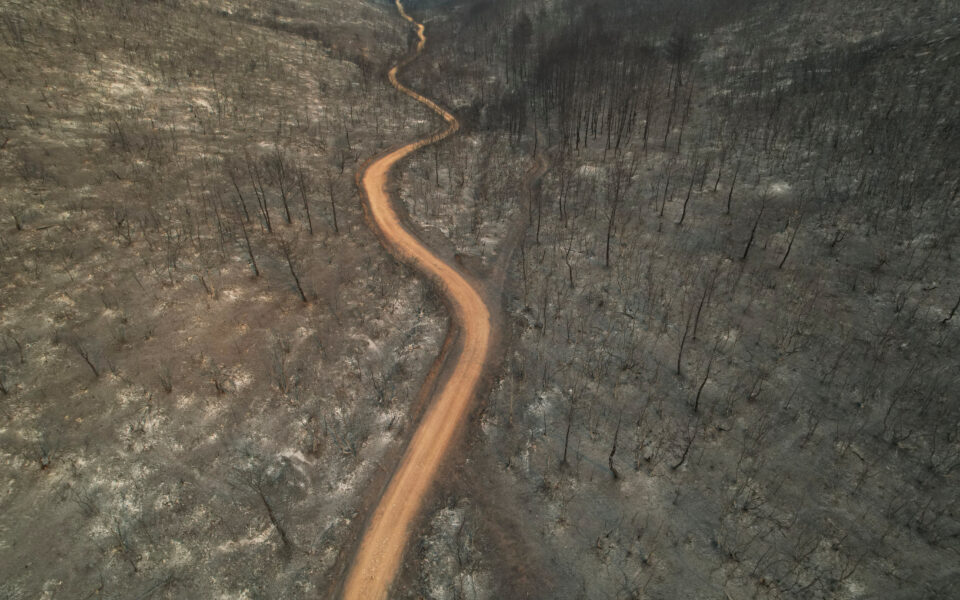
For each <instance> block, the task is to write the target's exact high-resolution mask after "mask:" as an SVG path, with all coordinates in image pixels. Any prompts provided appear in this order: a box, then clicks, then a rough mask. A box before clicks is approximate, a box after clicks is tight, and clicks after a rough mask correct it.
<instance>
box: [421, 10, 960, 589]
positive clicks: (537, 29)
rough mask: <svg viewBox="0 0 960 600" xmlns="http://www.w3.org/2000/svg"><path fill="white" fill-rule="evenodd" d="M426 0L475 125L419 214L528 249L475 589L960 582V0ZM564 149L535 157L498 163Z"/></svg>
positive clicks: (493, 438) (474, 565) (499, 407)
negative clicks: (509, 505)
mask: <svg viewBox="0 0 960 600" xmlns="http://www.w3.org/2000/svg"><path fill="white" fill-rule="evenodd" d="M423 10H424V11H426V10H430V11H431V12H429V13H428V14H430V15H431V16H432V15H438V18H440V19H441V22H433V23H431V31H432V32H433V36H432V37H431V42H430V46H429V48H430V50H428V51H431V50H432V52H433V53H432V54H429V55H428V56H430V57H431V58H432V64H431V61H430V60H429V59H428V60H425V61H423V62H422V63H421V64H420V66H419V67H417V66H415V67H413V69H414V70H415V71H416V73H414V74H411V79H413V80H416V79H419V81H418V82H417V84H416V85H419V87H420V88H421V89H425V90H429V92H428V93H432V94H434V95H436V96H438V97H440V98H441V99H442V100H443V101H444V102H446V103H447V104H448V105H452V106H456V107H458V111H459V114H460V115H461V116H462V117H463V120H464V121H465V123H466V124H467V130H466V131H465V138H464V140H465V141H461V142H458V141H457V140H451V141H450V142H446V143H445V145H446V147H445V149H444V150H443V151H442V152H446V153H448V155H449V156H450V157H451V158H450V161H449V164H448V166H447V171H446V173H447V174H448V175H449V177H447V178H444V177H442V176H441V175H440V174H442V173H444V167H442V166H441V167H436V166H435V165H434V161H433V158H432V157H430V158H428V157H422V158H421V159H420V160H419V162H417V161H415V162H414V164H413V165H412V167H411V169H410V175H408V177H412V178H415V179H414V180H412V181H410V182H408V184H409V187H411V188H412V190H413V191H412V192H411V193H410V196H411V206H412V207H413V211H414V214H415V217H416V218H417V219H418V221H419V222H420V223H421V224H422V225H423V226H425V227H428V228H429V227H437V228H444V230H445V231H448V232H449V233H450V234H451V235H452V237H453V243H454V244H455V246H456V247H457V249H458V251H460V252H462V253H464V254H470V253H472V254H476V255H480V256H483V257H485V258H484V262H482V263H481V264H480V266H479V267H477V268H478V269H480V270H484V269H489V268H493V264H494V263H493V261H487V258H489V256H491V255H496V254H498V253H499V255H500V256H503V255H504V254H506V255H512V256H513V261H512V262H511V263H510V264H511V267H510V269H511V270H510V276H509V277H508V279H507V284H506V288H505V292H504V293H505V297H504V301H505V304H506V310H507V311H508V313H509V318H510V322H511V323H512V326H511V331H510V333H509V334H507V336H506V337H507V339H508V342H507V343H508V344H510V345H511V351H510V352H509V355H508V356H509V358H508V359H507V361H506V365H505V369H504V371H503V373H502V374H501V377H500V378H499V380H498V383H497V385H496V386H495V390H494V392H493V394H492V396H491V398H490V399H489V401H488V403H487V404H486V407H485V408H484V409H483V410H482V412H481V414H480V416H479V422H478V423H477V425H476V426H475V430H474V431H475V435H474V439H473V444H474V445H473V450H472V456H474V457H476V459H477V460H478V461H479V462H480V464H484V463H483V459H484V457H489V458H490V459H491V463H490V464H489V465H488V467H487V468H486V469H485V470H484V468H482V467H477V469H478V470H480V473H470V474H467V473H464V476H465V477H476V478H478V479H480V480H482V481H485V482H488V481H489V482H492V483H487V484H485V485H481V484H477V485H475V486H470V485H460V486H459V487H457V486H454V487H453V488H451V490H450V494H451V497H452V498H453V499H454V500H457V499H458V498H459V499H460V500H459V501H457V503H455V504H448V508H446V509H444V510H447V511H449V510H451V508H450V507H452V506H457V507H461V506H462V502H466V501H468V500H470V501H473V503H472V505H470V507H469V508H467V509H465V513H464V514H465V515H466V517H465V518H467V519H468V521H469V522H470V527H472V528H473V529H472V531H475V532H477V535H480V536H481V537H484V536H485V539H486V542H487V546H486V547H484V545H483V544H481V545H480V546H479V547H480V548H481V549H482V550H481V551H480V556H481V558H480V559H479V561H477V560H476V557H474V560H473V562H471V563H470V565H471V566H470V567H469V569H466V570H461V571H459V572H458V571H456V570H454V571H453V572H452V573H449V572H448V573H447V575H445V577H447V579H446V581H447V582H448V583H447V588H446V589H447V591H448V593H449V594H451V595H450V596H449V597H459V596H458V594H460V592H459V591H458V590H460V589H462V588H463V582H464V580H465V579H464V578H465V577H466V578H468V579H470V580H471V581H473V580H474V579H476V578H477V577H478V576H481V575H484V574H485V576H486V577H488V580H491V581H493V582H495V584H496V585H500V586H501V587H499V588H496V587H495V591H493V592H490V593H491V594H492V596H491V597H504V596H505V595H506V596H509V595H511V594H517V595H528V596H530V597H551V598H568V597H569V598H605V597H609V598H632V597H636V598H641V597H642V598H680V597H725V595H726V597H729V598H756V597H769V598H827V597H829V598H847V597H849V598H855V597H884V598H918V597H925V598H947V597H951V596H953V595H956V594H957V593H958V591H960V570H958V569H957V568H956V564H957V555H958V552H960V515H958V512H957V510H958V507H957V503H956V498H957V495H958V477H960V429H958V428H957V424H958V423H960V401H958V395H957V394H958V390H960V371H958V369H957V358H958V356H960V323H958V316H957V311H956V309H955V308H954V307H955V306H956V305H957V304H958V298H960V278H958V277H957V273H958V252H960V244H958V234H960V169H958V166H957V165H958V164H960V132H958V130H957V128H956V126H955V123H957V122H958V121H960V97H958V94H960V81H958V79H957V77H956V75H955V73H956V72H957V70H958V68H960V21H958V19H960V12H958V10H957V8H956V7H955V6H953V5H952V4H950V3H942V2H933V1H926V2H914V3H908V4H901V3H883V2H881V3H872V2H871V3H868V2H843V3H841V2H834V1H829V0H821V1H818V2H813V3H786V2H760V1H755V2H699V1H690V2H681V3H675V2H671V3H661V2H629V3H624V2H612V1H611V2H604V1H599V2H591V3H576V2H560V3H549V4H548V3H542V2H520V1H517V2H508V1H501V2H476V3H464V4H456V5H453V6H451V5H444V7H443V11H439V10H438V11H434V10H433V9H432V8H430V7H427V6H424V8H423ZM440 15H443V16H440ZM453 82H455V83H453ZM472 148H475V149H472ZM463 154H467V156H468V157H467V158H461V156H462V155H463ZM490 155H494V158H491V156H490ZM533 155H538V156H543V157H546V159H547V161H548V163H549V167H548V170H547V173H546V175H544V176H543V177H542V178H541V179H540V180H539V182H538V183H537V184H535V185H532V186H529V187H527V188H523V187H522V186H521V174H520V172H518V171H519V169H516V168H515V169H513V170H511V169H509V168H507V169H504V170H498V165H501V164H513V165H518V164H519V165H522V166H529V165H530V164H532V158H530V157H531V156H533ZM461 162H463V163H467V164H475V165H476V168H471V167H468V168H466V169H462V170H463V171H464V172H466V173H467V176H466V177H465V178H461V177H458V176H457V174H459V173H460V172H461V168H460V166H459V165H460V163H461ZM491 167H492V168H493V170H494V171H495V173H494V174H493V175H492V176H491V174H490V173H488V172H485V170H486V169H488V168H491ZM416 177H418V178H416ZM418 186H419V187H418ZM504 188H506V190H507V192H506V193H504V192H503V189H504ZM429 195H432V196H434V197H438V198H444V199H445V200H444V201H445V202H446V203H447V204H448V205H449V206H448V207H447V208H441V209H438V210H433V209H431V205H430V204H429V203H426V204H418V202H419V200H416V199H417V198H423V197H429ZM441 202H442V201H438V203H441ZM445 218H453V219H457V218H459V219H460V221H459V225H460V226H456V225H457V223H458V222H457V221H455V222H454V223H453V225H454V226H451V223H450V222H448V221H445V220H444V219H445ZM511 222H512V223H516V222H521V223H525V228H526V229H525V231H521V232H520V235H521V241H520V242H519V244H518V245H517V247H516V250H515V251H514V246H513V245H514V244H515V243H516V242H517V240H515V239H512V238H511V236H510V235H509V232H510V231H511V230H510V228H509V224H510V223H511ZM491 236H494V237H496V236H499V237H498V239H497V240H495V241H491V240H490V239H489V238H490V237H491ZM491 246H493V247H495V250H494V251H493V252H491ZM467 468H469V467H465V469H467ZM490 486H493V488H494V490H495V491H493V492H491V491H485V490H482V489H480V488H481V487H487V488H489V487H490ZM504 494H509V495H512V496H513V497H514V498H515V500H514V502H516V506H517V511H518V513H519V514H521V515H525V517H524V518H523V519H521V520H520V522H521V523H523V525H522V526H521V527H518V530H516V531H514V532H513V533H512V535H510V536H508V539H507V540H506V541H504V540H503V539H502V538H503V536H502V534H503V531H502V530H500V529H498V526H497V525H496V523H497V522H498V519H500V518H501V517H500V515H498V514H497V510H498V508H499V507H500V506H502V505H503V504H504V503H505V501H503V500H500V499H498V498H492V497H491V496H502V495H504ZM461 510H464V509H461ZM442 514H444V513H443V512H442V511H441V512H440V513H438V515H442ZM451 543H452V542H451ZM518 544H519V545H520V547H521V548H522V550H517V545H518ZM451 547H453V546H451ZM484 551H486V552H487V554H483V552H484ZM515 561H522V562H523V563H524V565H525V571H526V573H524V574H522V575H521V576H520V577H518V578H517V581H510V580H508V579H509V577H507V576H504V579H503V580H499V579H498V575H499V574H501V573H509V572H510V569H511V568H515V567H516V564H515ZM511 563H512V564H511ZM431 564H432V563H431V562H430V561H429V560H427V561H426V562H424V563H423V564H422V565H421V571H422V572H425V573H427V575H424V576H423V577H422V579H421V581H422V582H423V587H422V588H420V592H419V593H426V592H425V591H423V590H425V589H427V587H428V585H427V584H428V583H429V585H430V586H432V587H431V589H432V588H433V587H436V586H437V585H439V584H438V583H437V581H436V578H437V577H440V575H438V574H437V573H442V572H443V570H442V568H441V567H436V568H435V569H434V571H431V568H432V567H431ZM438 564H441V565H442V563H438ZM478 574H479V575H478ZM431 578H433V579H431ZM491 578H492V579H491ZM523 579H532V580H533V581H535V583H533V584H530V585H527V586H526V587H523V586H519V587H518V585H517V582H518V581H521V580H523ZM472 593H473V592H472V591H471V590H470V589H467V591H465V592H463V593H462V595H463V597H467V598H469V597H473V596H472V595H471V594H472ZM411 594H415V593H414V592H411Z"/></svg>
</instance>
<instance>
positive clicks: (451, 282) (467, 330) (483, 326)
mask: <svg viewBox="0 0 960 600" xmlns="http://www.w3.org/2000/svg"><path fill="white" fill-rule="evenodd" d="M396 3H397V9H398V10H399V11H400V15H401V16H403V18H405V19H407V20H408V21H410V22H411V23H413V24H414V25H416V27H417V35H418V36H419V38H420V41H419V43H418V44H417V54H419V53H420V51H421V50H422V49H423V46H424V43H425V42H426V37H425V36H424V27H423V25H422V24H420V23H417V22H416V21H414V20H413V19H412V18H411V17H410V16H409V15H407V13H406V11H404V9H403V5H402V4H401V3H400V0H397V2H396ZM415 56H416V54H415V55H413V56H411V57H410V58H408V59H406V60H405V61H403V62H401V63H400V64H399V65H397V66H395V67H393V68H392V69H391V70H390V73H389V78H390V82H391V83H392V84H393V85H394V86H395V87H396V88H397V89H398V90H400V91H401V92H403V93H405V94H407V95H408V96H410V97H412V98H414V99H415V100H417V101H418V102H421V103H423V104H425V105H427V106H428V107H430V108H431V109H432V110H434V111H435V112H436V113H437V114H439V115H440V116H442V117H443V118H444V120H445V121H446V122H447V127H446V128H444V129H443V131H441V132H440V133H437V134H435V135H433V136H430V137H428V138H425V139H422V140H419V141H416V142H412V143H410V144H407V145H406V146H403V147H401V148H398V149H396V150H393V151H391V152H389V153H387V154H385V155H383V156H381V157H379V158H377V159H376V160H374V161H373V162H371V163H370V164H369V166H368V167H367V168H366V170H365V171H364V172H363V175H362V177H361V186H362V188H363V191H364V193H365V194H366V197H367V202H368V207H367V208H368V211H369V216H370V219H371V221H372V222H373V224H374V225H375V226H376V228H377V229H378V232H379V234H380V236H381V239H382V240H383V242H384V244H385V245H387V247H388V248H389V249H390V250H391V251H392V252H393V253H394V254H395V255H397V256H398V257H400V258H401V259H402V260H403V261H404V262H407V263H409V264H411V265H413V266H415V267H416V268H417V269H419V270H420V271H421V272H423V273H424V274H426V275H427V276H429V277H431V278H432V279H434V280H435V281H436V282H438V283H439V284H440V285H441V286H442V288H443V292H444V294H445V296H446V297H447V302H448V305H449V306H450V308H451V309H452V311H453V315H452V316H453V319H454V321H455V326H457V327H459V329H460V338H459V341H460V343H461V350H460V354H459V356H456V357H453V358H455V359H456V361H457V362H456V366H455V367H454V369H453V371H452V373H451V374H450V376H449V378H448V379H447V381H446V382H445V383H444V384H443V386H442V387H441V388H440V389H439V391H438V393H437V394H436V396H435V397H434V398H433V400H432V402H431V404H430V406H429V408H427V410H426V412H425V413H424V416H423V419H422V420H421V422H420V425H419V427H418V428H417V430H416V431H415V432H414V434H413V437H412V438H411V440H410V445H409V446H408V447H407V450H406V452H405V453H404V455H403V457H402V458H401V459H400V464H399V466H398V467H397V471H396V472H395V473H394V475H393V478H392V479H391V480H390V483H389V484H388V485H387V489H386V491H385V492H384V494H383V497H382V498H381V499H380V504H379V505H378V506H377V508H376V510H375V511H374V513H373V515H372V516H371V517H370V520H369V522H368V523H367V529H366V531H365V532H364V536H363V539H362V541H361V544H360V547H359V549H358V551H357V554H356V556H355V557H354V560H353V563H352V564H351V565H350V568H349V571H348V573H347V579H346V583H345V584H344V588H343V598H345V599H347V600H375V599H379V598H386V597H387V592H388V591H389V589H390V585H391V584H392V582H393V580H394V577H395V575H396V572H397V569H398V568H399V566H400V561H401V558H402V556H403V550H404V548H405V547H406V545H407V539H408V537H409V535H410V527H411V525H412V523H413V520H414V519H415V518H416V516H417V513H418V512H419V511H420V508H421V505H422V504H423V499H424V497H425V495H426V494H427V492H428V491H429V489H430V487H431V485H432V483H433V481H434V478H435V477H436V474H437V470H438V468H439V467H440V465H441V463H442V461H443V459H444V455H445V454H446V452H447V450H448V448H449V447H450V445H451V443H452V442H453V440H454V438H455V436H456V433H457V430H458V428H459V427H460V425H461V423H462V421H463V420H464V417H465V416H466V414H467V412H468V410H469V409H470V405H471V401H472V400H473V397H474V394H475V392H476V390H477V386H478V384H479V383H480V378H481V375H482V374H483V369H484V366H485V364H486V362H487V354H488V351H489V349H490V343H491V342H490V340H491V333H492V332H491V321H490V310H489V308H488V307H487V304H486V302H485V301H484V299H483V297H482V296H481V295H480V293H478V291H477V289H476V288H475V287H474V285H473V284H471V282H470V281H468V280H467V278H466V276H465V275H464V274H462V273H461V272H460V271H458V270H457V269H456V268H454V267H453V266H451V265H450V264H448V263H447V262H445V261H444V260H442V259H441V258H439V257H438V256H436V255H435V254H434V253H433V252H432V251H431V250H430V249H429V248H427V247H426V246H424V245H423V244H422V243H421V242H420V240H418V239H417V238H416V237H415V236H414V235H413V234H411V233H410V232H409V231H407V229H405V228H404V226H403V223H402V221H401V219H400V217H399V216H398V214H397V212H396V211H395V210H394V206H393V204H392V202H391V201H390V197H389V194H388V193H387V189H386V187H387V180H388V176H389V174H390V169H391V168H392V167H393V165H395V164H396V163H397V162H398V161H400V160H402V159H403V158H404V157H406V156H407V155H409V154H411V153H412V152H415V151H416V150H418V149H419V148H422V147H423V146H426V145H429V144H432V143H435V142H438V141H440V140H442V139H443V138H445V137H447V136H449V135H451V134H453V133H454V132H456V131H457V129H459V123H457V120H456V118H455V117H454V116H453V115H452V114H450V113H449V112H447V111H445V110H443V109H442V108H440V106H438V105H437V104H436V103H434V102H433V101H432V100H429V99H428V98H424V97H423V96H421V95H420V94H418V93H416V92H414V91H413V90H410V89H408V88H406V87H405V86H403V84H401V83H400V82H399V81H397V71H398V69H400V68H401V67H403V66H405V65H406V64H407V63H409V61H410V60H412V59H413V58H414V57H415Z"/></svg>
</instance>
